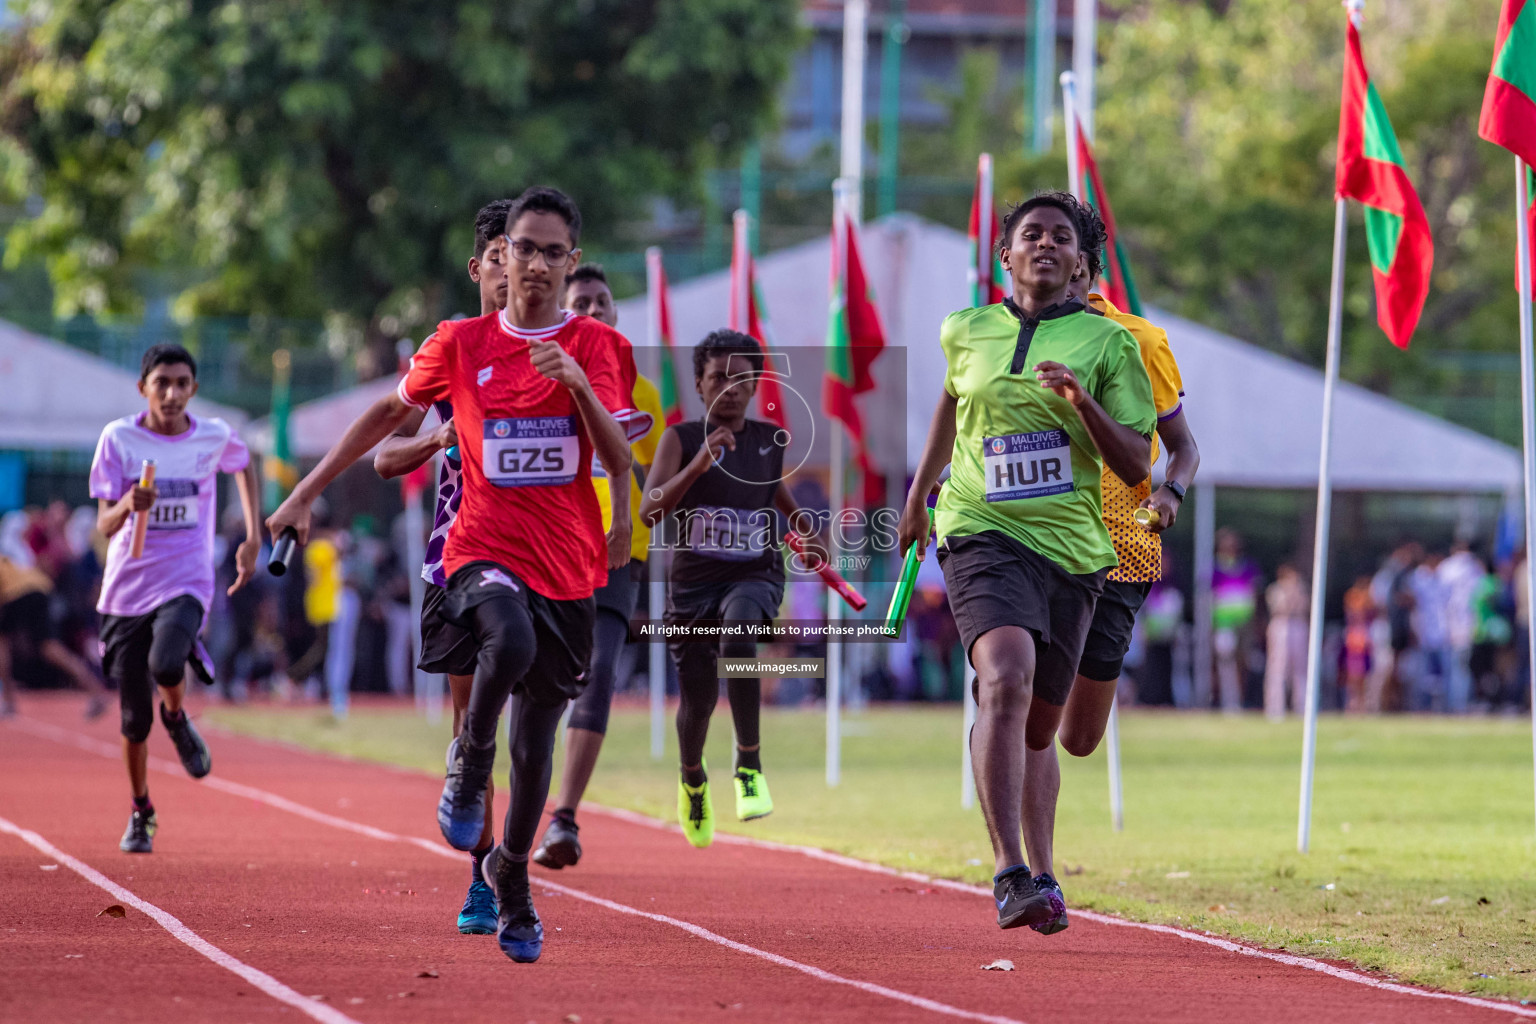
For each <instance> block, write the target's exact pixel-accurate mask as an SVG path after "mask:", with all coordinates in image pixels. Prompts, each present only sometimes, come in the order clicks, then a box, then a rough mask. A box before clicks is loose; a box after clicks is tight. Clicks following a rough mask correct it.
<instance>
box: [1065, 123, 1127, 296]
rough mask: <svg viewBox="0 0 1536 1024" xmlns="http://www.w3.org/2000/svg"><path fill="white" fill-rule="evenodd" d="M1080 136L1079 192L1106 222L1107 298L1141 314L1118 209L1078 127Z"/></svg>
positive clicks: (1089, 144) (1084, 136)
mask: <svg viewBox="0 0 1536 1024" xmlns="http://www.w3.org/2000/svg"><path fill="white" fill-rule="evenodd" d="M1076 135H1077V166H1078V168H1079V170H1078V173H1079V174H1081V175H1082V176H1083V180H1082V181H1081V182H1078V185H1079V186H1080V188H1081V191H1080V192H1079V193H1078V194H1079V195H1081V196H1082V197H1083V198H1084V199H1086V200H1087V201H1088V202H1090V203H1092V204H1093V205H1094V207H1096V208H1097V209H1098V211H1099V216H1100V217H1101V218H1102V219H1103V221H1104V234H1105V238H1104V279H1103V283H1102V287H1103V289H1104V297H1105V298H1106V299H1108V300H1109V301H1110V302H1112V303H1114V306H1115V308H1116V309H1118V310H1121V311H1122V312H1126V313H1130V314H1131V315H1133V316H1141V295H1140V294H1139V293H1138V292H1137V291H1136V279H1135V278H1134V277H1132V276H1131V264H1130V261H1129V260H1127V259H1126V258H1125V247H1124V246H1123V245H1122V244H1121V242H1120V231H1119V229H1118V228H1117V227H1116V226H1115V211H1114V210H1113V209H1111V208H1110V205H1109V193H1108V192H1106V191H1104V179H1103V178H1101V177H1100V176H1099V162H1098V161H1097V160H1095V159H1094V158H1093V144H1092V143H1091V142H1089V141H1088V137H1087V135H1085V134H1084V133H1083V131H1082V128H1081V126H1079V128H1078V131H1077V132H1076Z"/></svg>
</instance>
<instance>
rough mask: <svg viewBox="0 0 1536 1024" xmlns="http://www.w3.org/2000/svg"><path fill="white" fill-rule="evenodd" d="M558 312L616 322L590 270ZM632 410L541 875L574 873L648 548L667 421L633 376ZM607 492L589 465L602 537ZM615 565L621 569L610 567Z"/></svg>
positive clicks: (598, 275)
mask: <svg viewBox="0 0 1536 1024" xmlns="http://www.w3.org/2000/svg"><path fill="white" fill-rule="evenodd" d="M561 305H563V306H564V307H565V308H566V309H568V310H570V311H571V312H572V313H575V314H576V315H577V316H590V317H592V318H594V319H596V320H601V321H602V322H603V323H605V324H607V325H608V326H609V327H615V326H617V325H618V320H619V315H618V311H617V310H616V309H615V308H614V304H613V292H612V290H611V289H609V287H608V278H607V275H605V274H604V273H603V268H602V267H600V266H598V265H597V264H595V263H584V264H582V265H581V266H579V267H577V268H576V269H575V270H573V271H571V275H570V277H568V278H566V282H565V296H564V301H563V302H562V303H561ZM634 407H635V409H636V410H638V411H639V412H640V413H641V414H642V415H648V416H650V419H651V424H650V429H649V430H648V431H647V432H646V433H645V435H644V436H643V437H641V438H640V439H639V440H637V441H634V442H632V443H631V444H630V450H631V451H632V452H633V453H634V457H635V461H634V465H633V466H632V467H631V472H630V474H629V480H628V482H629V510H630V522H631V523H632V524H633V525H632V528H631V532H630V535H629V543H628V544H627V545H624V546H623V547H619V548H616V545H619V544H621V543H622V538H613V537H610V538H609V549H608V565H609V566H610V568H609V570H608V583H607V585H606V586H603V587H599V588H598V590H597V592H596V593H595V594H594V595H593V596H594V597H595V598H596V599H597V626H596V636H595V638H594V642H593V647H592V667H591V670H590V671H589V672H588V674H587V688H586V689H585V690H584V691H582V694H581V696H580V697H578V698H576V700H575V702H574V703H573V704H572V705H571V717H570V719H569V720H568V721H567V722H566V729H565V770H564V772H563V774H562V775H561V777H560V793H559V795H558V796H557V797H556V799H555V811H554V814H553V815H552V816H551V818H550V822H549V827H548V828H547V829H545V830H544V841H543V842H542V843H540V844H539V848H538V849H537V850H535V851H534V852H533V860H534V863H536V864H542V865H543V866H544V867H546V868H555V869H559V868H569V867H575V866H576V862H577V861H579V860H580V859H581V841H580V838H579V834H578V828H577V825H576V808H577V806H578V805H579V804H580V803H581V798H582V795H583V794H584V793H585V792H586V791H587V783H588V782H589V781H590V780H591V778H592V769H593V768H594V767H596V766H597V755H598V753H599V752H600V751H601V750H602V749H603V736H604V734H606V733H607V731H608V709H609V706H610V705H611V704H612V703H613V687H614V676H615V674H616V672H617V669H618V662H619V654H620V653H621V652H622V651H623V650H624V642H625V640H627V639H628V638H629V618H630V616H631V615H633V614H634V612H635V602H636V599H637V598H638V596H639V592H640V580H641V579H642V577H643V576H644V574H645V556H646V553H647V552H648V551H649V549H650V544H651V531H650V528H649V527H648V526H646V525H645V522H644V521H643V520H641V519H640V485H641V484H642V483H643V482H644V481H645V473H646V470H648V469H650V467H651V462H652V461H653V460H654V459H655V458H656V444H657V442H658V441H659V440H660V439H661V434H662V430H663V429H664V428H665V426H666V422H665V417H664V416H663V415H662V411H661V393H660V392H659V391H657V390H656V385H655V384H652V383H651V382H650V381H649V380H647V379H646V378H644V377H642V376H640V375H638V374H636V375H635V387H634ZM631 436H633V435H631ZM611 485H612V481H611V480H610V479H609V478H608V475H607V474H606V473H604V472H603V470H602V467H601V466H600V465H598V464H596V463H594V464H593V466H592V487H593V489H594V490H596V491H597V502H598V507H599V508H601V509H602V512H603V531H604V532H605V533H607V532H608V530H609V527H610V524H611V520H612V518H613V512H612V498H611V490H610V488H611ZM615 564H617V565H618V568H612V567H613V566H614V565H615Z"/></svg>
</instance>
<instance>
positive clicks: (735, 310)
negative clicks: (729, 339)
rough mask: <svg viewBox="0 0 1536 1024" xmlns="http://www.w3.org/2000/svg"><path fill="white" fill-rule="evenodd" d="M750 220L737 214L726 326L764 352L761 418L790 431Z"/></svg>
mask: <svg viewBox="0 0 1536 1024" xmlns="http://www.w3.org/2000/svg"><path fill="white" fill-rule="evenodd" d="M748 216H749V215H748V214H747V212H746V211H745V210H738V211H737V212H736V217H735V228H736V237H735V244H734V245H732V247H731V310H730V314H731V315H730V320H729V321H728V322H727V324H726V326H727V327H729V328H730V329H731V330H733V331H740V332H741V333H743V334H745V335H747V336H748V337H750V338H752V339H753V340H754V341H756V342H757V344H758V346H759V347H760V348H762V350H763V371H764V372H763V375H762V376H761V377H759V378H758V380H757V412H758V415H759V416H760V417H761V418H762V419H764V420H766V421H768V422H769V423H772V424H773V425H774V426H777V427H788V426H789V415H788V411H787V410H786V409H785V407H784V394H783V390H782V389H781V388H780V387H779V374H778V372H777V370H776V367H775V366H774V364H773V333H772V330H771V328H770V327H769V324H768V309H767V306H766V305H765V304H764V302H763V292H762V289H761V287H760V286H759V285H758V283H757V261H756V260H754V259H753V258H752V251H751V249H750V248H748V244H747V233H748V230H749V228H750V224H749V223H748Z"/></svg>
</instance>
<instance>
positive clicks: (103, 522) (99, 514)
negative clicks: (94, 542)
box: [96, 484, 160, 537]
mask: <svg viewBox="0 0 1536 1024" xmlns="http://www.w3.org/2000/svg"><path fill="white" fill-rule="evenodd" d="M159 496H160V489H159V488H157V487H153V486H151V487H140V486H139V485H138V484H134V485H133V486H132V487H131V488H129V490H128V493H127V494H124V495H123V496H122V497H121V498H118V499H117V500H116V501H108V500H107V499H106V498H97V499H96V529H98V530H100V531H101V535H102V536H103V537H110V536H112V535H113V534H114V533H116V532H117V531H118V530H121V529H122V528H123V526H124V525H125V524H126V523H127V522H128V517H129V516H131V515H133V514H134V513H135V512H148V511H149V507H150V506H151V505H153V504H154V503H155V499H156V498H158V497H159Z"/></svg>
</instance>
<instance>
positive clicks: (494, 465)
mask: <svg viewBox="0 0 1536 1024" xmlns="http://www.w3.org/2000/svg"><path fill="white" fill-rule="evenodd" d="M484 447H485V450H484V459H483V462H484V466H485V478H486V479H487V480H489V481H490V482H491V483H492V484H494V485H495V486H497V487H552V486H556V485H559V484H568V483H570V482H571V481H573V480H575V479H576V467H577V465H578V459H579V458H580V456H581V442H580V441H579V440H578V439H577V437H576V417H574V416H524V417H521V418H519V419H510V420H486V421H485V446H484Z"/></svg>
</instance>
